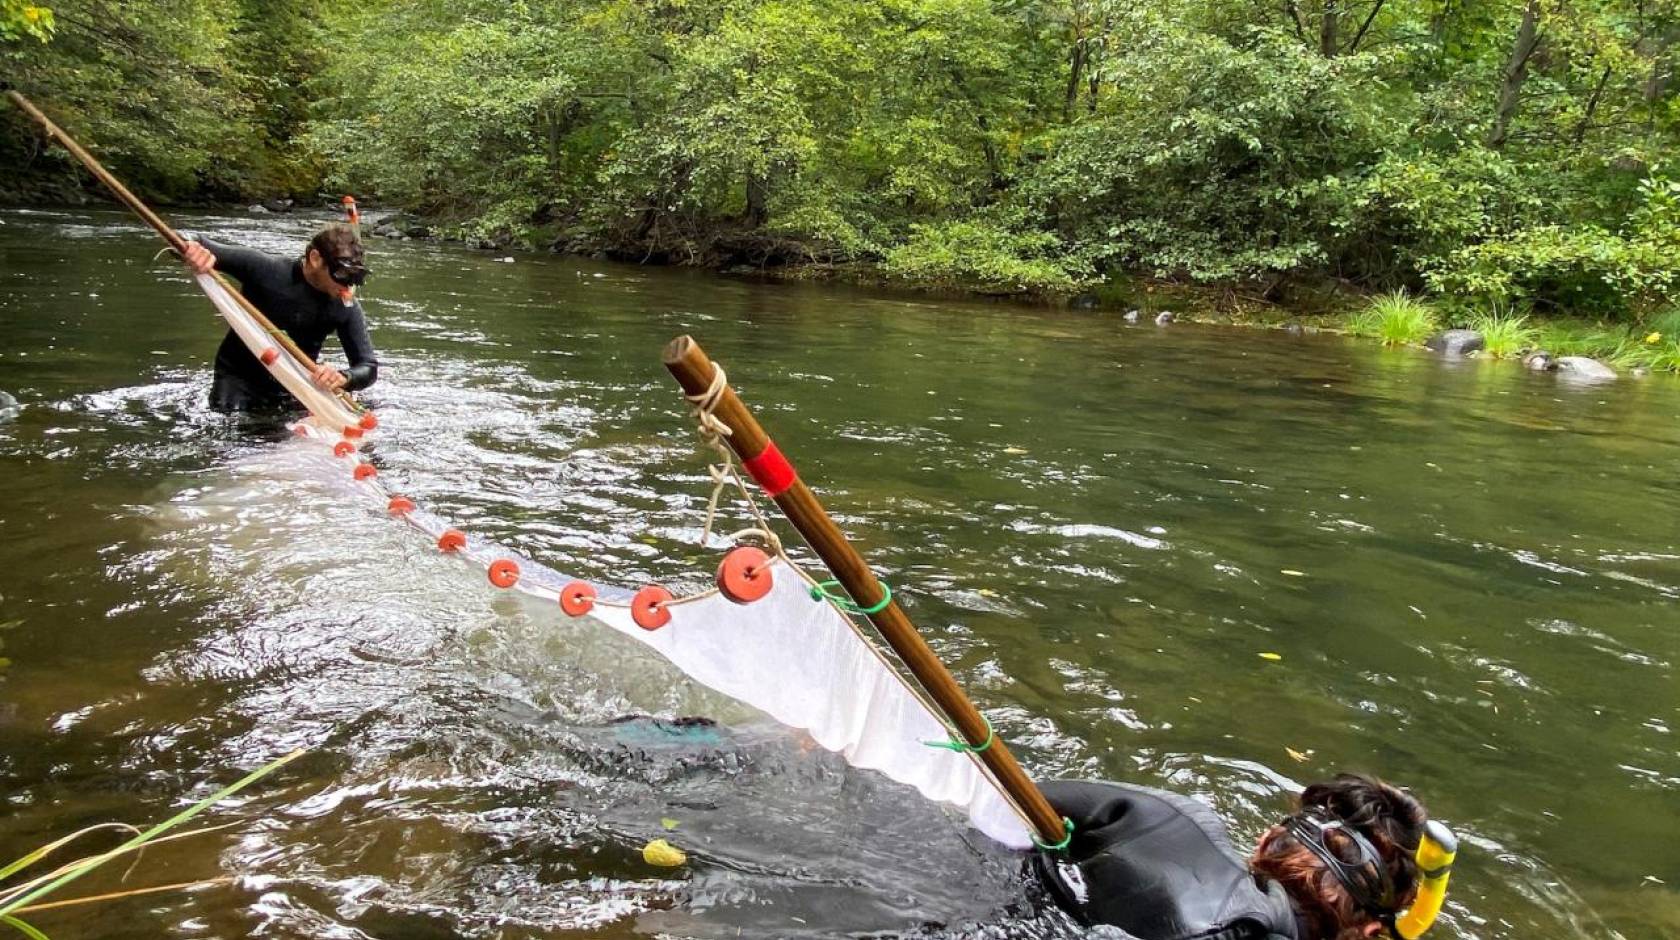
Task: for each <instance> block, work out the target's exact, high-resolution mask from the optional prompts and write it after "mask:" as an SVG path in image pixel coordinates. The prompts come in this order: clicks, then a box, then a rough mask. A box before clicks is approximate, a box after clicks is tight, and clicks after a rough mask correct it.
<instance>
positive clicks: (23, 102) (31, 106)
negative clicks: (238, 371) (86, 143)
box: [6, 90, 362, 412]
mask: <svg viewBox="0 0 1680 940" xmlns="http://www.w3.org/2000/svg"><path fill="white" fill-rule="evenodd" d="M6 97H7V98H10V99H11V101H12V104H15V105H17V106H18V109H19V110H21V111H22V112H23V113H24V114H27V115H29V116H30V118H32V119H33V120H34V121H35V123H37V124H39V125H41V128H42V130H45V131H46V132H47V139H48V140H54V141H57V142H58V143H59V145H60V146H62V147H63V148H64V149H65V150H68V151H70V155H71V156H72V157H75V158H76V159H77V160H78V161H80V162H81V164H82V166H84V167H87V171H88V172H89V173H92V174H93V176H94V178H95V179H97V180H99V182H101V183H103V184H105V188H106V189H109V190H110V191H111V194H112V195H114V196H116V197H117V201H118V202H121V203H122V204H123V205H125V206H127V207H128V208H129V210H130V211H131V212H133V213H134V214H135V215H137V216H139V217H140V219H141V221H143V222H145V223H146V224H147V225H150V226H151V227H152V228H154V229H156V230H157V233H158V234H159V235H161V236H163V240H164V241H166V242H168V243H169V247H170V248H171V249H173V250H174V252H175V255H176V257H179V258H183V259H184V258H185V257H186V248H187V240H186V239H184V238H182V237H181V234H180V233H179V232H177V231H175V230H174V229H172V228H170V227H169V223H167V222H165V221H163V219H162V218H160V217H159V216H158V214H157V213H156V212H153V211H152V210H151V209H150V208H149V207H148V206H147V205H146V204H145V203H143V202H141V201H140V197H138V196H136V195H134V194H133V193H131V192H129V191H128V187H127V186H124V185H123V184H122V181H121V180H119V179H117V178H116V177H115V176H112V175H111V172H110V171H109V170H107V169H105V167H104V166H102V165H100V163H99V161H98V160H96V159H94V156H93V154H91V153H88V152H87V151H86V150H83V149H82V146H81V145H80V144H78V143H76V141H74V140H73V139H71V137H70V135H69V134H66V133H64V131H63V129H61V128H60V127H59V126H58V125H57V124H54V123H53V122H52V119H51V118H49V117H47V116H46V115H45V114H43V113H41V109H40V108H37V107H35V103H34V102H32V101H30V100H29V99H28V98H25V97H24V96H23V94H22V93H21V92H18V91H15V90H11V91H7V92H6ZM214 277H215V278H216V280H217V281H219V282H220V283H221V285H222V286H223V287H225V288H227V292H228V293H229V294H231V295H233V299H234V300H235V301H237V302H238V304H239V306H240V307H241V308H243V309H244V311H245V312H246V313H247V314H250V316H251V319H253V320H255V321H257V325H259V326H261V327H262V328H263V329H264V330H265V331H266V332H267V333H268V334H269V335H270V336H273V337H274V340H275V342H277V343H279V344H280V345H281V346H282V347H283V348H284V349H285V350H286V352H288V353H290V354H291V356H292V358H294V359H296V360H297V361H298V363H299V364H300V365H302V366H303V367H304V368H306V369H308V370H309V371H310V373H311V374H313V373H314V372H315V369H316V368H318V366H317V364H316V362H315V360H314V359H311V358H310V357H309V356H308V355H306V354H305V353H304V351H303V350H302V349H300V348H298V344H297V343H295V342H293V341H292V338H291V337H290V336H287V335H286V332H285V331H284V330H282V329H280V328H278V327H276V326H275V325H274V324H273V323H272V322H270V321H269V319H268V317H266V316H264V315H263V312H262V311H261V310H258V309H257V308H256V305H254V304H252V303H251V302H250V301H249V300H246V299H245V295H244V294H241V293H240V292H239V290H238V289H237V288H235V287H234V286H233V285H232V284H230V283H228V279H227V278H225V277H223V276H222V275H221V274H219V273H214ZM336 394H337V395H338V397H339V400H341V401H343V402H344V403H345V404H346V405H348V406H350V409H351V410H352V411H356V412H359V411H361V410H362V407H361V405H359V404H357V403H356V400H355V399H354V398H351V397H350V395H349V394H348V393H346V392H343V391H339V392H337V393H336Z"/></svg>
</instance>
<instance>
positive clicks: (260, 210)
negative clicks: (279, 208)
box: [245, 206, 268, 215]
mask: <svg viewBox="0 0 1680 940" xmlns="http://www.w3.org/2000/svg"><path fill="white" fill-rule="evenodd" d="M245 211H246V212H249V213H252V214H253V215H268V209H267V207H265V206H246V207H245Z"/></svg>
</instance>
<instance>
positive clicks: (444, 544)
mask: <svg viewBox="0 0 1680 940" xmlns="http://www.w3.org/2000/svg"><path fill="white" fill-rule="evenodd" d="M466 547H467V534H466V533H465V532H462V531H461V530H460V529H448V530H445V532H444V533H443V534H442V535H440V536H438V548H440V549H442V550H443V551H446V552H458V551H460V550H461V549H463V548H466Z"/></svg>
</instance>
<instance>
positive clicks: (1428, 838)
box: [1394, 819, 1458, 940]
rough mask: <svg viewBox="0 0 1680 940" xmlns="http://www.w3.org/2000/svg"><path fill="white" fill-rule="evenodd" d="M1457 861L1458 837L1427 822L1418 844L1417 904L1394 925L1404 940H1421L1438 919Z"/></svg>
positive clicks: (1443, 828)
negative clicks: (1419, 878)
mask: <svg viewBox="0 0 1680 940" xmlns="http://www.w3.org/2000/svg"><path fill="white" fill-rule="evenodd" d="M1457 857H1458V837H1457V836H1455V835H1453V834H1452V830H1451V829H1448V828H1447V827H1446V825H1445V824H1443V823H1439V822H1436V821H1435V820H1433V819H1431V820H1430V821H1429V822H1428V823H1426V824H1425V825H1424V827H1423V838H1422V839H1421V840H1419V842H1418V849H1417V864H1418V870H1419V873H1420V875H1421V878H1422V880H1421V881H1420V882H1419V884H1418V892H1417V900H1415V901H1413V902H1412V906H1411V907H1408V908H1406V913H1404V914H1401V915H1400V917H1399V919H1397V920H1396V921H1395V922H1394V929H1395V931H1396V932H1398V933H1399V934H1400V936H1401V937H1403V938H1405V940H1417V938H1419V937H1421V936H1423V932H1424V931H1426V930H1428V929H1429V928H1430V926H1431V925H1433V924H1434V923H1435V918H1436V917H1438V916H1440V913H1441V905H1442V904H1443V903H1445V901H1446V900H1447V879H1448V878H1450V877H1452V865H1453V859H1454V858H1457Z"/></svg>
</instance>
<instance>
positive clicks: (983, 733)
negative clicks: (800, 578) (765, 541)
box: [664, 336, 1066, 844]
mask: <svg viewBox="0 0 1680 940" xmlns="http://www.w3.org/2000/svg"><path fill="white" fill-rule="evenodd" d="M664 359H665V368H666V369H668V370H670V372H671V375H672V376H674V377H675V378H676V380H677V383H678V384H680V385H681V386H682V388H683V391H685V392H687V393H688V394H689V395H701V394H704V393H705V392H706V391H707V390H708V389H710V388H711V386H712V382H713V380H714V378H715V374H716V366H715V365H714V364H713V363H712V360H711V358H710V357H709V356H707V355H706V353H705V351H704V350H703V349H701V348H700V344H699V343H697V342H695V341H694V339H693V338H692V337H689V336H679V337H677V338H676V339H674V340H672V341H671V343H670V345H668V346H666V347H665V355H664ZM712 413H713V415H715V416H716V417H717V419H718V420H720V421H722V422H723V423H724V424H725V425H727V426H728V427H729V429H730V431H731V433H730V434H729V435H728V437H727V438H726V439H727V440H728V441H729V446H730V447H731V448H733V449H734V451H735V453H736V454H738V455H739V456H740V457H741V459H742V460H743V461H749V462H750V461H752V460H754V459H755V458H757V457H759V456H760V455H762V454H763V453H764V452H765V449H766V448H767V447H769V446H771V445H770V437H769V435H767V434H765V432H764V428H763V427H761V426H760V425H759V423H758V421H757V419H755V418H754V417H753V415H752V412H750V411H749V410H747V406H746V405H745V404H744V403H742V401H741V399H740V396H738V395H736V394H735V390H734V389H733V388H730V387H728V386H725V388H724V389H723V393H722V394H721V395H720V396H719V397H718V399H717V404H716V406H715V408H714V409H713V411H712ZM772 498H773V499H774V500H775V502H776V505H777V506H779V507H780V508H781V510H782V512H783V513H785V514H786V515H787V517H788V521H789V522H792V523H793V527H794V528H795V529H798V530H799V534H800V535H802V536H804V538H805V541H806V542H807V543H809V544H810V546H811V548H812V549H814V550H815V551H816V553H817V556H818V557H819V558H821V559H822V560H823V564H825V565H827V566H828V570H829V571H830V572H832V573H833V574H834V577H835V578H836V579H837V580H839V582H840V583H841V585H843V586H844V587H845V588H846V592H847V593H848V594H850V595H851V596H852V599H853V600H854V601H856V602H857V603H858V604H860V605H862V606H863V607H866V608H867V607H873V606H874V605H875V604H877V603H879V602H881V601H882V600H883V599H884V598H885V597H886V592H885V591H884V590H883V589H882V587H881V582H880V581H879V580H877V579H876V577H875V573H874V572H873V571H871V570H869V565H868V564H867V563H865V562H864V560H863V558H862V556H860V555H859V554H858V553H857V550H856V549H854V548H852V545H851V543H850V542H849V541H847V539H846V536H845V535H844V534H843V533H842V532H841V531H840V528H839V527H838V526H836V525H835V524H834V520H833V519H832V518H830V517H829V515H828V512H827V511H826V510H824V509H823V507H822V504H821V503H820V502H818V501H817V497H816V494H815V493H812V492H811V488H810V487H808V486H806V485H805V482H804V481H803V480H800V479H798V478H797V477H796V478H795V479H794V480H793V482H792V485H791V486H789V487H788V488H787V489H786V490H784V491H783V492H781V493H780V494H777V495H775V496H773V497H772ZM867 616H868V617H869V619H870V621H871V622H872V623H874V624H875V627H876V629H878V630H880V632H881V636H882V637H883V638H884V639H885V640H886V641H887V643H888V644H889V645H891V646H892V648H893V651H894V652H896V653H897V654H898V656H899V658H900V659H902V660H903V661H904V664H905V666H907V667H909V669H910V672H911V673H912V674H913V675H915V677H916V679H917V681H919V682H920V683H921V684H922V687H923V688H924V689H926V690H927V692H928V695H929V696H930V697H932V699H933V701H934V703H935V704H937V705H938V706H939V708H940V710H941V711H943V712H944V713H945V716H946V717H947V718H948V719H950V721H951V723H952V724H954V725H955V726H956V727H957V730H958V731H959V732H960V733H961V734H962V736H963V739H964V740H966V741H967V742H968V743H969V744H970V745H973V746H976V747H978V746H980V745H982V744H984V743H985V742H986V739H987V737H988V736H989V735H990V734H991V732H989V731H988V728H987V725H986V720H985V718H983V717H982V716H981V715H980V711H979V710H978V709H976V708H975V707H974V703H973V702H971V701H969V699H968V696H967V695H966V694H965V693H964V692H963V690H962V687H961V686H959V685H958V684H957V680H956V678H955V677H953V676H952V675H951V672H950V670H948V669H946V668H945V664H944V663H943V662H941V661H940V660H939V656H938V655H937V654H936V653H934V651H933V649H932V648H931V647H929V646H928V644H927V641H926V640H924V639H922V635H921V634H920V633H918V632H917V631H916V627H915V625H913V624H912V623H911V622H910V618H909V617H908V616H906V615H905V613H904V610H903V609H902V608H901V607H899V605H898V602H897V601H896V600H894V601H890V602H889V603H888V604H887V605H886V606H885V607H884V608H882V609H881V610H880V612H878V613H873V614H868V615H867ZM978 756H979V758H980V759H981V760H982V761H984V762H985V764H986V767H987V769H989V770H990V771H991V773H992V775H993V777H994V778H995V779H996V780H997V782H998V783H999V784H1000V785H1002V787H1003V788H1004V790H1005V791H1007V792H1008V793H1009V795H1010V796H1011V797H1012V798H1013V799H1014V800H1015V802H1016V804H1017V805H1019V806H1020V807H1021V809H1022V810H1024V811H1025V812H1026V814H1027V817H1028V819H1029V820H1030V821H1031V822H1032V826H1033V828H1034V829H1036V830H1037V831H1038V837H1039V839H1040V840H1041V841H1043V842H1045V843H1047V844H1055V843H1058V842H1061V841H1062V839H1063V838H1064V836H1065V835H1066V832H1065V830H1064V828H1063V827H1064V825H1065V823H1064V822H1063V820H1062V817H1061V816H1060V815H1059V814H1058V813H1057V812H1056V811H1055V809H1053V808H1052V807H1051V806H1050V802H1049V801H1048V800H1046V799H1045V798H1044V794H1043V793H1042V792H1040V791H1039V789H1038V786H1037V785H1036V784H1034V783H1033V782H1032V778H1030V777H1028V776H1027V773H1026V771H1025V770H1023V769H1021V765H1020V763H1018V762H1017V761H1016V760H1015V755H1013V754H1011V753H1010V752H1009V748H1008V746H1007V745H1005V744H1004V743H1003V739H1002V738H998V737H993V738H992V744H991V746H990V747H988V748H986V749H985V750H983V751H980V752H979V754H978Z"/></svg>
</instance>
